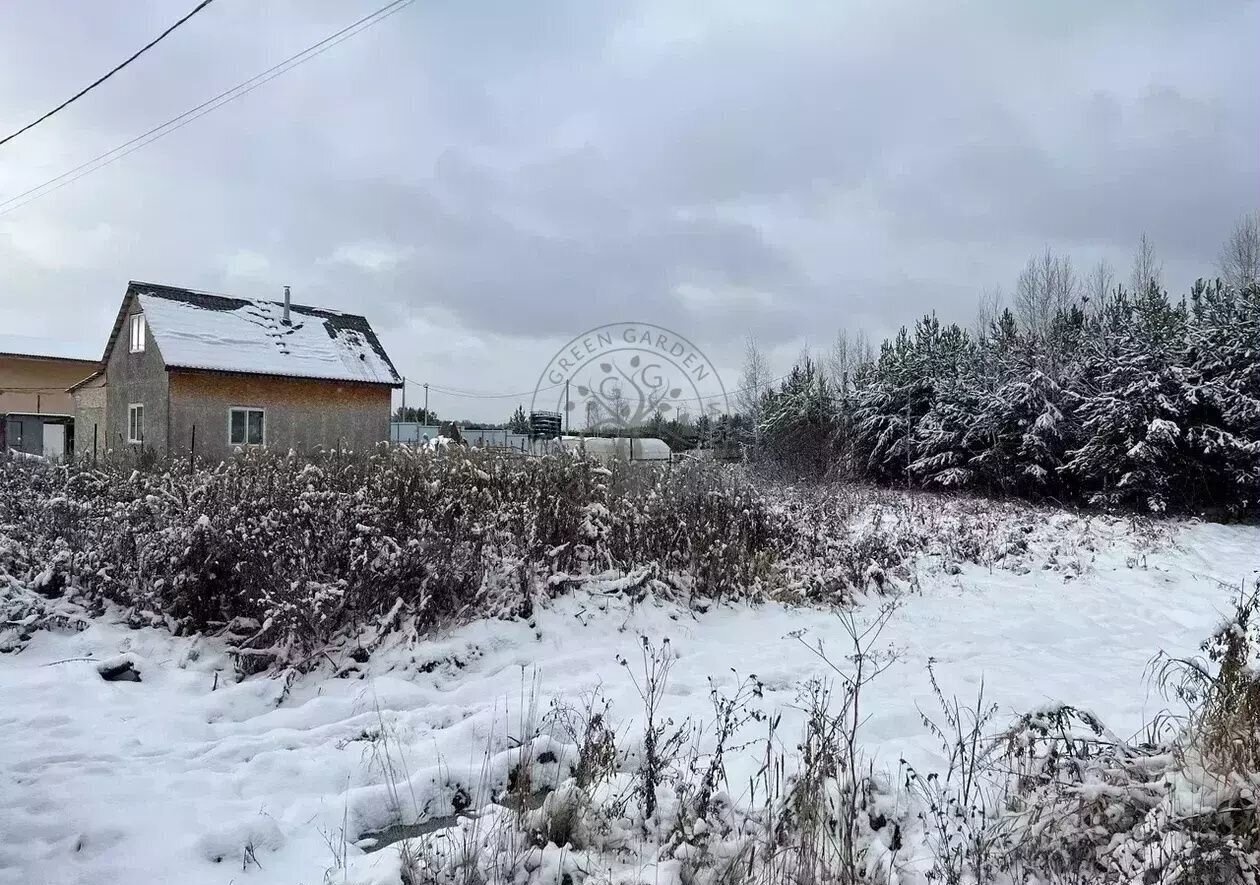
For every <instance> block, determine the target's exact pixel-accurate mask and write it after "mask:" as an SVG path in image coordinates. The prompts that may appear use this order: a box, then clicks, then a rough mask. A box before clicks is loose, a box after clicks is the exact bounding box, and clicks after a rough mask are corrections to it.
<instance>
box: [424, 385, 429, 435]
mask: <svg viewBox="0 0 1260 885" xmlns="http://www.w3.org/2000/svg"><path fill="white" fill-rule="evenodd" d="M424 423H425V424H428V423H429V382H428V381H426V382H424Z"/></svg>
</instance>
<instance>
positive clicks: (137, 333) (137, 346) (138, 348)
mask: <svg viewBox="0 0 1260 885" xmlns="http://www.w3.org/2000/svg"><path fill="white" fill-rule="evenodd" d="M144 332H145V324H144V314H142V313H133V314H132V315H131V352H132V353H142V352H143V351H144Z"/></svg>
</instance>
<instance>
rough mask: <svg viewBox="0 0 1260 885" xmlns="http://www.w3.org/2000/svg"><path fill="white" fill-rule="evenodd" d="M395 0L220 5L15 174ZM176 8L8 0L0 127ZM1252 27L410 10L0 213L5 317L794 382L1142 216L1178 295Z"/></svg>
mask: <svg viewBox="0 0 1260 885" xmlns="http://www.w3.org/2000/svg"><path fill="white" fill-rule="evenodd" d="M383 2H384V0H216V2H215V3H213V4H212V5H211V6H210V7H208V8H207V9H206V10H205V11H203V12H202V13H200V14H199V15H197V16H196V17H195V18H193V19H192V20H191V21H190V22H189V23H188V24H186V25H185V26H184V27H182V28H181V29H180V30H178V31H177V32H176V33H175V34H173V35H172V36H171V37H169V38H168V39H167V40H166V41H165V42H163V43H162V44H161V45H160V46H158V47H157V48H156V49H155V50H153V51H151V52H149V53H148V54H147V55H145V56H144V57H143V58H142V59H140V60H139V61H138V62H136V63H135V64H133V65H132V66H131V67H129V68H127V69H126V70H125V71H123V72H122V73H120V74H119V75H118V76H116V77H114V78H113V79H112V80H110V81H109V82H108V83H107V84H106V85H104V86H103V87H101V88H99V89H97V90H96V91H94V92H93V93H91V94H90V95H89V96H87V97H86V98H84V99H83V100H81V101H79V102H78V103H76V104H74V105H73V106H71V107H70V108H69V109H67V110H65V111H63V112H62V113H60V114H58V115H57V116H56V117H54V118H53V119H51V120H49V121H48V122H46V123H44V124H42V125H40V126H39V127H37V128H36V129H34V130H32V131H31V132H29V133H27V134H26V135H23V136H21V137H20V138H18V139H16V140H14V141H12V142H10V143H9V144H7V145H5V146H3V147H0V201H3V200H4V199H6V198H8V197H9V196H12V195H15V194H18V193H20V192H22V191H24V190H26V189H27V188H29V187H32V186H34V185H36V184H39V183H40V182H42V181H44V180H46V179H48V178H51V177H53V176H55V175H58V174H60V173H62V172H64V171H66V170H68V169H70V168H72V167H74V166H77V165H78V164H79V163H81V162H84V161H85V160H88V159H90V158H91V157H93V156H95V155H96V154H98V153H101V152H102V151H105V150H108V149H109V148H112V147H114V146H116V145H118V144H120V143H122V142H125V141H127V140H128V139H130V138H132V137H134V136H136V135H138V134H140V133H142V132H144V131H146V130H148V129H149V128H151V127H153V126H155V125H157V124H159V123H161V122H163V121H165V120H167V119H168V118H170V117H173V116H175V115H176V114H179V113H181V112H183V111H185V110H187V109H189V108H191V107H193V106H194V105H197V104H199V103H201V102H202V101H204V100H205V99H207V98H209V97H211V96H213V95H215V94H216V93H218V92H220V91H222V90H224V89H226V88H228V87H230V86H233V85H235V84H236V83H238V82H240V81H241V80H244V79H246V78H247V77H249V76H251V75H253V74H254V73H257V72H258V71H261V70H263V69H265V68H268V67H270V66H271V65H273V64H275V63H277V62H279V61H280V60H282V59H283V58H285V57H286V56H288V55H290V54H292V53H293V52H296V51H298V50H300V49H302V48H304V47H306V46H308V45H310V44H311V43H314V42H315V41H316V40H319V39H321V38H323V37H325V36H327V35H328V34H330V33H332V32H333V31H336V30H337V29H339V28H340V27H342V26H344V25H346V24H349V23H350V22H352V21H354V20H355V19H356V18H358V17H359V16H361V15H364V14H366V13H368V12H371V11H372V10H374V9H376V8H377V7H379V6H380V5H382V3H383ZM192 5H194V4H193V0H162V2H159V0H46V2H40V3H34V2H17V0H12V2H5V3H0V130H4V131H3V132H0V135H4V134H8V132H9V131H12V130H14V129H17V128H18V127H19V126H21V125H23V124H25V123H27V122H29V120H30V119H31V118H33V117H36V116H38V115H39V114H40V113H42V112H44V111H46V110H48V109H49V108H50V107H52V106H54V105H56V104H57V103H59V102H60V101H61V100H62V99H64V98H66V97H68V96H69V95H70V94H71V93H73V92H75V91H76V90H77V89H79V88H80V87H82V86H84V85H86V84H87V83H88V82H90V81H91V80H93V79H94V78H95V77H97V76H99V75H100V74H101V73H103V72H104V71H105V70H107V69H109V68H110V67H112V66H113V65H114V64H116V63H117V62H118V61H121V60H122V58H124V57H126V56H127V55H128V54H130V53H131V52H133V51H134V50H135V49H137V48H139V47H140V46H141V45H143V44H144V43H145V42H147V41H148V40H149V39H151V38H152V37H154V36H156V34H157V33H159V32H160V31H161V30H162V29H163V28H165V27H166V26H168V25H169V24H170V23H171V22H173V21H174V20H175V19H176V18H178V17H179V16H180V15H182V14H183V13H184V12H186V11H187V9H188V8H191V6H192ZM1258 40H1260V4H1257V3H1255V2H1234V0H1218V2H1212V3H1192V2H1188V0H1187V2H1160V0H1132V2H1124V0H1113V2H1092V0H1080V2H1073V0H1064V2H1057V3H1042V2H1031V0H1028V2H1010V0H1000V2H999V0H994V2H985V3H979V2H977V3H965V4H953V3H940V2H914V3H911V2H901V0H881V2H843V0H828V2H818V3H812V2H802V0H793V2H769V0H767V2H762V3H747V2H732V0H722V2H717V0H714V2H709V3H691V2H680V0H659V2H651V0H649V2H615V3H614V2H611V0H609V2H598V0H569V2H554V3H552V2H528V3H526V2H515V0H512V2H500V3H492V2H471V3H465V2H456V0H417V2H415V3H414V4H412V5H411V6H410V7H408V8H406V9H404V10H403V11H402V12H400V13H398V14H397V15H395V16H393V17H392V18H390V19H388V20H386V21H384V22H383V23H381V24H379V25H378V26H376V27H375V28H372V29H371V30H368V31H366V32H364V33H363V34H361V35H359V36H357V37H355V38H354V39H352V40H349V41H347V42H345V43H343V44H341V45H339V46H337V47H335V48H333V49H332V50H330V51H329V52H327V53H325V54H324V55H322V56H320V57H319V58H317V59H315V60H313V61H311V62H310V63H308V64H306V65H303V66H301V67H299V68H297V69H296V70H294V71H293V72H292V73H290V74H288V75H286V76H284V77H281V78H279V79H277V80H275V81H273V82H271V83H268V84H267V85H265V86H263V87H261V88H260V89H258V90H257V91H255V92H253V93H251V94H250V95H248V96H247V97H245V98H243V99H241V100H240V101H237V102H234V103H232V104H229V105H228V106H226V107H224V108H223V109H221V110H218V111H216V112H215V113H213V114H210V115H208V116H206V117H204V118H203V119H200V120H198V121H196V122H194V123H192V124H191V125H189V126H187V127H185V128H184V129H181V130H180V131H178V132H176V133H175V134H173V135H171V136H169V137H168V138H166V139H164V140H162V141H159V142H157V143H155V144H154V145H152V146H150V147H148V148H146V149H144V150H142V151H139V152H137V153H135V154H133V155H131V156H129V157H127V158H125V159H123V160H121V161H119V162H118V163H115V164H113V165H111V166H109V167H107V168H105V169H103V170H101V171H99V172H97V173H95V174H92V175H90V176H88V177H86V178H84V179H83V180H81V181H78V182H75V183H74V184H71V185H69V186H67V187H65V188H62V189H61V190H59V191H57V192H55V193H53V194H51V195H50V196H48V197H45V198H44V199H41V200H38V201H36V202H34V203H31V204H30V205H28V206H24V207H22V208H20V209H17V210H16V211H13V212H10V213H9V214H6V215H3V216H0V332H9V333H16V334H25V335H35V336H57V337H60V338H65V339H68V340H71V341H74V342H78V343H81V344H82V346H83V349H84V351H85V352H87V353H89V354H97V353H99V351H101V350H102V349H103V346H104V338H105V336H106V335H107V333H108V330H109V327H110V324H111V323H112V320H113V316H114V314H115V313H116V311H117V308H118V303H119V300H120V299H121V297H122V294H123V291H124V289H125V287H126V282H127V280H129V279H141V280H151V281H158V282H166V283H170V284H173V285H184V286H189V287H192V288H200V289H208V290H212V291H220V292H225V293H229V294H236V295H243V296H250V297H279V295H280V292H281V286H282V285H284V284H285V283H288V284H290V285H292V286H293V290H294V298H295V300H297V301H300V302H302V303H307V304H315V305H319V306H324V307H331V308H337V309H342V310H347V311H358V312H362V313H364V314H366V315H367V316H368V317H369V319H370V320H371V321H372V323H373V324H374V325H375V326H376V328H377V329H378V331H379V332H380V333H381V337H382V339H383V340H384V342H385V344H386V347H387V349H388V350H389V352H390V354H391V356H392V357H393V359H394V362H395V363H396V364H397V365H398V367H399V369H400V370H401V371H402V372H403V373H404V374H406V375H407V376H408V377H410V378H413V379H417V380H419V381H423V380H428V381H431V382H432V383H434V384H439V385H443V386H446V387H457V388H461V389H467V390H476V391H482V392H515V391H519V390H525V389H530V388H532V387H533V384H534V382H535V380H536V378H537V375H538V373H539V372H540V371H542V369H543V368H544V366H545V365H546V363H547V360H548V358H549V357H550V356H551V354H552V353H553V352H554V351H555V350H556V348H558V347H559V346H560V345H561V344H563V343H564V342H565V341H566V340H567V339H568V338H570V337H572V336H573V335H575V334H578V333H580V332H582V331H583V330H585V329H588V328H590V327H592V326H595V325H598V324H600V323H605V322H616V321H622V320H642V321H650V322H653V323H656V324H659V325H662V326H666V327H668V328H673V329H675V330H677V331H678V332H679V333H680V334H682V335H685V336H687V337H689V338H691V339H692V340H693V341H694V342H695V343H696V344H697V345H699V346H700V347H701V348H702V349H703V350H705V351H706V352H707V353H708V354H709V356H710V358H711V359H712V360H713V361H714V363H716V364H717V366H718V367H719V368H721V369H722V370H723V374H724V375H725V376H727V377H726V381H727V384H726V386H727V387H728V388H732V387H735V386H736V381H737V375H738V370H739V362H740V350H741V340H742V338H743V336H744V335H745V334H746V333H748V332H750V331H754V332H755V333H756V334H757V336H758V338H759V339H760V340H761V342H762V343H763V345H764V346H765V348H766V349H767V350H769V351H770V353H771V355H772V367H773V368H774V369H775V370H776V372H781V371H785V370H786V369H787V368H788V365H789V363H790V361H791V359H792V357H793V356H794V355H795V354H796V353H797V352H798V351H799V349H800V348H801V346H802V345H805V344H807V345H810V346H813V347H817V348H822V347H825V346H827V344H828V343H829V341H830V340H831V338H832V337H833V335H834V333H835V331H836V329H838V328H841V327H844V328H848V329H851V330H857V329H864V330H866V331H867V332H868V333H870V334H872V335H874V336H883V335H886V334H889V333H890V332H892V331H895V329H896V327H897V326H899V325H901V324H902V323H909V322H912V321H913V320H914V318H915V317H916V316H917V315H920V314H922V313H923V312H925V311H927V310H931V309H936V310H937V311H938V313H940V314H941V315H942V316H943V317H944V318H946V319H950V320H958V321H960V322H966V323H970V321H971V319H972V318H973V316H974V313H975V306H976V301H977V297H978V295H979V293H980V292H981V290H982V289H984V288H987V287H991V286H993V285H997V284H1002V285H1004V286H1006V287H1007V288H1008V289H1009V288H1010V287H1011V285H1012V284H1013V282H1014V279H1015V277H1016V275H1017V274H1018V272H1019V269H1020V267H1021V266H1022V264H1023V263H1024V261H1025V259H1026V258H1027V257H1028V256H1029V255H1030V254H1031V253H1033V252H1037V251H1040V250H1042V249H1043V248H1045V247H1046V246H1047V245H1049V246H1052V247H1054V248H1056V249H1059V250H1061V251H1064V252H1068V253H1070V254H1071V255H1072V256H1073V258H1074V260H1075V261H1076V263H1077V264H1078V266H1080V267H1082V268H1084V267H1085V266H1087V265H1088V264H1090V263H1093V262H1095V261H1097V260H1098V259H1099V258H1100V257H1104V256H1106V257H1109V258H1110V259H1111V260H1112V261H1113V263H1115V264H1116V265H1117V266H1118V267H1119V269H1120V270H1121V272H1122V274H1123V273H1125V272H1127V268H1128V264H1129V261H1130V257H1131V253H1132V250H1133V246H1134V243H1135V241H1136V240H1137V238H1138V236H1139V234H1140V233H1141V232H1143V231H1146V232H1147V233H1148V234H1149V236H1150V237H1151V238H1152V240H1153V241H1154V243H1155V245H1156V247H1157V248H1158V250H1159V253H1160V256H1161V258H1162V259H1163V261H1164V264H1165V270H1166V281H1167V283H1168V285H1169V287H1170V288H1171V289H1172V290H1173V291H1174V292H1175V293H1180V292H1182V291H1184V290H1185V288H1186V287H1187V286H1188V284H1189V283H1190V282H1191V281H1192V280H1193V279H1194V277H1196V276H1199V275H1207V274H1210V273H1212V272H1213V270H1214V260H1215V256H1216V252H1217V249H1218V247H1219V244H1220V242H1221V240H1222V239H1223V238H1224V237H1225V236H1226V235H1227V233H1228V231H1229V229H1230V228H1231V227H1232V226H1233V224H1234V222H1235V220H1236V219H1237V218H1238V217H1239V216H1240V215H1241V214H1242V213H1244V212H1247V211H1251V210H1254V209H1256V208H1257V207H1260V159H1258V158H1260V54H1258V53H1257V52H1256V46H1257V43H1258ZM0 211H3V210H0ZM410 396H411V397H412V399H411V400H410V401H411V402H413V403H414V402H416V401H417V398H418V396H417V394H415V393H413V394H411V395H410ZM524 401H525V402H526V403H527V401H528V398H525V399H524ZM432 404H433V407H434V408H435V410H437V411H438V412H439V413H440V414H441V415H442V416H443V417H462V416H466V417H473V418H480V419H496V420H503V419H504V418H506V416H507V414H508V413H510V412H511V410H512V408H514V406H515V404H516V402H515V401H514V400H502V401H496V400H463V401H458V400H455V399H453V398H451V397H437V396H434V398H433V403H432Z"/></svg>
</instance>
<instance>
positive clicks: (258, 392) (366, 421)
mask: <svg viewBox="0 0 1260 885" xmlns="http://www.w3.org/2000/svg"><path fill="white" fill-rule="evenodd" d="M401 386H402V378H401V377H400V376H399V374H398V372H397V371H396V370H395V369H394V365H393V363H392V362H390V359H389V356H388V355H387V354H386V353H385V349H384V348H383V347H382V346H381V343H380V341H379V339H378V338H377V337H376V333H375V332H374V331H373V330H372V327H371V326H370V325H369V324H368V321H367V320H366V319H364V318H363V317H362V316H357V315H355V314H347V313H340V312H338V311H333V310H323V309H320V308H316V307H307V306H305V305H300V304H292V303H291V301H290V295H289V288H288V287H287V286H286V287H285V289H284V300H283V301H262V300H255V299H247V298H232V297H229V296H226V295H216V294H211V293H208V292H198V291H195V290H192V289H183V288H177V287H174V286H165V285H159V284H156V283H143V282H135V281H133V282H131V283H130V284H129V285H128V286H127V292H126V294H125V295H124V297H123V301H122V305H121V307H120V308H119V310H118V317H117V319H116V320H115V322H114V328H113V331H112V332H111V333H110V336H109V341H108V343H107V345H106V347H105V354H104V357H103V358H102V368H101V369H100V371H99V372H97V373H96V374H94V375H92V376H90V377H88V378H86V379H84V380H83V381H81V382H79V383H78V384H76V385H74V386H73V387H72V388H71V391H72V393H73V394H74V397H75V402H76V412H75V417H76V421H75V424H76V427H77V433H78V436H79V439H80V446H79V450H80V452H84V451H89V450H90V449H89V448H88V447H89V446H91V445H92V442H91V441H93V440H94V441H95V450H97V451H103V450H105V449H119V448H126V447H137V448H140V447H143V448H145V449H151V450H153V451H154V452H156V453H157V454H158V455H164V456H165V455H171V456H177V455H184V454H188V453H190V452H193V453H196V455H197V456H199V457H204V458H208V459H211V460H216V459H222V458H225V457H227V456H228V455H230V454H231V453H232V452H234V451H236V450H237V449H244V448H247V447H250V446H269V447H272V448H277V449H281V450H287V449H294V450H296V451H298V452H310V451H313V450H316V449H320V448H322V449H343V450H366V449H369V448H371V447H372V446H373V445H375V444H376V443H378V442H382V441H385V440H387V439H388V437H389V418H390V400H391V395H392V391H393V389H394V388H397V387H401Z"/></svg>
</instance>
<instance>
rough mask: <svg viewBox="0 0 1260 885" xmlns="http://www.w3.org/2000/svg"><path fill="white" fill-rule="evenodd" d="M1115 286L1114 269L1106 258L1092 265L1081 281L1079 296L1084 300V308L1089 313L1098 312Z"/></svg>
mask: <svg viewBox="0 0 1260 885" xmlns="http://www.w3.org/2000/svg"><path fill="white" fill-rule="evenodd" d="M1115 288H1116V269H1115V268H1114V267H1113V266H1112V264H1111V262H1110V261H1108V260H1107V259H1106V258H1103V259H1101V260H1099V262H1098V263H1097V264H1095V265H1094V266H1093V268H1092V269H1091V270H1090V272H1089V273H1088V274H1086V275H1085V280H1084V281H1083V282H1082V283H1081V296H1082V298H1083V299H1084V300H1085V308H1086V310H1088V311H1090V312H1091V313H1095V314H1096V313H1098V312H1099V311H1101V310H1102V309H1103V306H1104V305H1105V304H1106V303H1107V296H1108V295H1110V294H1111V292H1112V290H1113V289H1115Z"/></svg>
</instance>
